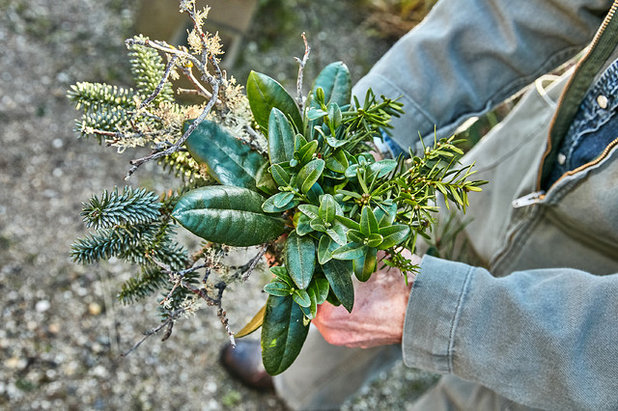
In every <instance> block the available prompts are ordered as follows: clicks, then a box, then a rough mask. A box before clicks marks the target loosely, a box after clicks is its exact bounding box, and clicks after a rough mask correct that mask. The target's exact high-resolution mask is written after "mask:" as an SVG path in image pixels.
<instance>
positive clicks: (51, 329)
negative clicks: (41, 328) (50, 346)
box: [48, 323, 60, 334]
mask: <svg viewBox="0 0 618 411" xmlns="http://www.w3.org/2000/svg"><path fill="white" fill-rule="evenodd" d="M48 330H49V332H50V333H52V334H58V333H59V332H60V324H58V323H51V324H49V328H48Z"/></svg>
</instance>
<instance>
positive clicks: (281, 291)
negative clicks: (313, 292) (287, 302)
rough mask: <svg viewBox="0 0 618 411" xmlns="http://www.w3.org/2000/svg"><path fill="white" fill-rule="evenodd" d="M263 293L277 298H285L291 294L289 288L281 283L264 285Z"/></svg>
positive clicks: (275, 282) (274, 282)
mask: <svg viewBox="0 0 618 411" xmlns="http://www.w3.org/2000/svg"><path fill="white" fill-rule="evenodd" d="M264 291H266V292H267V293H268V294H270V295H275V296H277V297H285V296H288V295H290V294H292V289H291V288H290V286H289V285H287V284H286V283H284V282H281V281H273V282H272V283H268V284H266V285H265V286H264Z"/></svg>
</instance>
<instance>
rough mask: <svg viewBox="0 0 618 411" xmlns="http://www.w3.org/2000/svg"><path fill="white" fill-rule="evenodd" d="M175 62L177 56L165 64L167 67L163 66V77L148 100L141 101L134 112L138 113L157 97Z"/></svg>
mask: <svg viewBox="0 0 618 411" xmlns="http://www.w3.org/2000/svg"><path fill="white" fill-rule="evenodd" d="M177 61H178V56H177V55H174V56H172V58H171V59H170V60H169V61H168V62H167V66H165V72H164V73H163V76H162V77H161V80H160V81H159V84H157V87H156V88H155V89H154V91H153V92H152V94H150V95H149V96H148V98H146V100H144V101H142V103H141V104H140V105H139V107H138V108H137V110H135V111H136V112H139V111H140V110H141V109H142V108H144V107H146V106H147V105H148V104H150V103H151V102H152V100H154V99H155V98H156V97H157V96H158V95H159V93H160V92H161V90H163V86H164V85H165V82H166V81H167V79H168V78H169V76H170V73H171V72H172V68H173V67H174V65H176V62H177Z"/></svg>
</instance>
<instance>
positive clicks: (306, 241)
mask: <svg viewBox="0 0 618 411" xmlns="http://www.w3.org/2000/svg"><path fill="white" fill-rule="evenodd" d="M315 252H316V250H315V243H314V242H313V239H312V238H310V237H301V236H299V235H297V234H296V233H295V232H292V233H291V234H290V235H289V236H288V239H287V241H286V243H285V266H286V267H287V269H288V273H289V274H290V277H292V280H294V283H295V284H296V285H297V286H298V288H300V289H301V290H304V289H306V288H307V286H308V285H309V282H310V281H311V278H312V277H313V271H314V270H315V258H316V255H315Z"/></svg>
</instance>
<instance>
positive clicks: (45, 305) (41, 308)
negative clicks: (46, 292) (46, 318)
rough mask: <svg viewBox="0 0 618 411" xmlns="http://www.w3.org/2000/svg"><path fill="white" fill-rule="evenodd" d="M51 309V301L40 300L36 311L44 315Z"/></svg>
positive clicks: (35, 307)
mask: <svg viewBox="0 0 618 411" xmlns="http://www.w3.org/2000/svg"><path fill="white" fill-rule="evenodd" d="M49 307H51V303H50V302H49V301H47V300H40V301H37V303H36V305H35V306H34V309H35V310H37V312H40V313H44V312H45V311H47V310H49Z"/></svg>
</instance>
